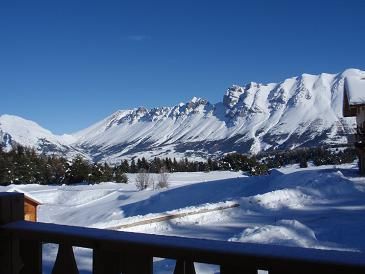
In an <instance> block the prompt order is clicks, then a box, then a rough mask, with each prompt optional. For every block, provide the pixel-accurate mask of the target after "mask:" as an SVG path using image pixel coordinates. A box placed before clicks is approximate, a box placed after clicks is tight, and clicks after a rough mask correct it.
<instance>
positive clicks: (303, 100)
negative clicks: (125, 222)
mask: <svg viewBox="0 0 365 274" xmlns="http://www.w3.org/2000/svg"><path fill="white" fill-rule="evenodd" d="M364 75H365V72H363V71H360V70H357V69H348V70H346V71H344V72H343V73H339V74H326V73H322V74H320V75H309V74H303V75H301V76H298V77H293V78H289V79H286V80H284V81H283V82H281V83H277V84H275V83H271V84H266V85H265V84H258V83H250V84H248V85H246V86H244V87H240V86H237V85H234V86H232V87H231V88H229V89H228V90H227V91H226V93H225V95H224V97H223V101H222V102H220V103H217V104H211V103H209V102H208V101H206V100H204V99H198V98H193V99H192V100H191V101H190V102H188V103H186V104H179V105H177V106H174V107H162V108H154V109H150V110H148V109H145V108H137V109H133V110H123V111H118V112H116V113H114V114H113V115H111V116H110V117H108V118H106V119H104V120H103V121H101V122H99V123H97V124H95V125H93V126H91V127H90V128H88V129H85V130H82V131H80V132H78V133H77V134H75V135H74V136H75V137H76V139H77V140H78V141H77V144H78V145H79V146H80V147H82V148H83V149H85V150H86V151H87V152H88V153H89V154H91V155H92V156H93V157H96V159H103V160H109V161H115V160H119V159H120V158H122V157H126V156H127V157H132V156H134V155H138V156H140V155H142V154H143V155H144V156H147V157H153V156H191V155H194V156H198V157H199V156H202V157H206V156H207V155H209V154H216V153H224V152H230V151H238V152H251V153H257V152H259V151H261V150H267V149H272V148H293V147H298V146H313V145H318V144H340V143H346V142H347V141H346V134H349V133H351V131H352V128H353V126H354V120H353V119H343V116H342V99H343V86H344V79H345V77H347V76H353V77H363V76H364Z"/></svg>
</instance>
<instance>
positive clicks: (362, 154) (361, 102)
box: [343, 77, 365, 175]
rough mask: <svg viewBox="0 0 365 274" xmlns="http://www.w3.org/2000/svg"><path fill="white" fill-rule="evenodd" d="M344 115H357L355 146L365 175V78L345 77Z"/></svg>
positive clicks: (360, 168)
mask: <svg viewBox="0 0 365 274" xmlns="http://www.w3.org/2000/svg"><path fill="white" fill-rule="evenodd" d="M343 116H344V117H356V133H355V136H354V137H355V138H354V140H355V147H356V152H357V155H358V157H359V170H360V174H361V175H365V78H360V77H347V78H346V79H345V87H344V95H343Z"/></svg>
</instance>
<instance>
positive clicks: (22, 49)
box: [0, 0, 365, 133]
mask: <svg viewBox="0 0 365 274" xmlns="http://www.w3.org/2000/svg"><path fill="white" fill-rule="evenodd" d="M364 18H365V1H361V0H357V1H351V0H346V1H345V0H343V1H307V0H305V1H304V0H302V1H289V0H288V1H284V0H278V1H269V0H268V1H263V0H261V1H260V0H259V1H233V0H225V1H199V0H196V1H188V0H184V1H171V0H169V1H167V0H166V1H159V0H156V1H108V0H105V1H92V0H89V1H86V0H85V1H78V0H63V1H49V0H47V1H37V0H34V1H33V0H32V1H28V0H26V1H16V0H12V1H10V0H3V1H0V114H4V113H7V114H14V115H19V116H22V117H24V118H27V119H31V120H34V121H36V122H37V123H39V124H40V125H42V126H43V127H46V128H48V129H50V130H52V131H53V132H54V133H70V132H73V131H76V130H79V129H82V128H84V127H86V126H89V125H90V124H92V123H94V122H96V121H98V120H100V119H102V118H104V117H105V116H106V115H109V114H111V113H112V112H114V111H116V110H118V109H127V108H134V107H138V106H146V107H155V106H172V105H175V104H177V103H179V102H185V101H188V100H189V99H191V98H192V97H193V96H197V97H203V98H205V99H208V100H209V101H211V102H212V103H215V102H218V101H220V100H222V97H223V94H224V91H225V90H226V88H228V87H229V86H230V85H232V84H245V83H247V82H250V81H256V82H278V81H281V80H283V79H285V78H287V77H290V76H295V75H300V74H302V73H304V72H306V73H313V74H316V73H320V72H330V73H335V72H340V71H343V70H344V69H345V68H350V67H352V68H359V69H365V19H364Z"/></svg>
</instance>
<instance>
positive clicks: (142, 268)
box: [122, 254, 153, 274]
mask: <svg viewBox="0 0 365 274" xmlns="http://www.w3.org/2000/svg"><path fill="white" fill-rule="evenodd" d="M152 273H153V258H152V257H146V256H143V255H140V254H135V255H128V256H123V255H122V274H152Z"/></svg>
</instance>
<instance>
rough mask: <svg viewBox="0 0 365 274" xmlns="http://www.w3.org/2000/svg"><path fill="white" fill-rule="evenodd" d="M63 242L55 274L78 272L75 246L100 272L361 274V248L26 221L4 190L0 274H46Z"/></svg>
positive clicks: (364, 260)
mask: <svg viewBox="0 0 365 274" xmlns="http://www.w3.org/2000/svg"><path fill="white" fill-rule="evenodd" d="M43 243H55V244H59V248H58V254H57V258H56V262H55V265H54V267H53V271H52V273H54V274H58V273H62V274H74V273H78V269H77V265H76V261H75V258H74V254H73V249H72V247H73V246H79V247H85V248H91V249H92V250H93V258H92V259H93V270H92V271H93V273H94V274H101V273H103V274H120V273H123V274H150V273H153V267H152V266H153V265H152V264H153V258H154V257H160V258H171V259H175V260H176V262H177V263H176V266H175V270H174V273H175V274H180V273H182V274H184V273H186V274H191V273H195V269H194V264H193V263H194V262H200V263H208V264H215V265H219V266H220V273H224V274H253V273H257V270H258V269H261V270H267V271H269V273H270V274H289V273H290V274H293V273H295V274H304V273H306V274H317V273H318V274H325V273H326V274H327V273H328V274H329V273H331V274H336V273H341V274H344V273H346V274H360V273H365V256H364V255H363V254H362V253H358V252H339V251H324V250H317V249H304V248H295V247H283V246H269V245H259V244H246V243H233V242H223V241H213V240H202V239H191V238H182V237H171V236H159V235H149V234H141V233H130V232H120V231H111V230H103V229H93V228H84V227H75V226H64V225H56V224H47V223H33V222H27V221H23V196H22V194H19V193H0V273H2V274H8V273H9V274H15V273H16V274H18V273H21V274H40V273H42V244H43Z"/></svg>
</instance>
